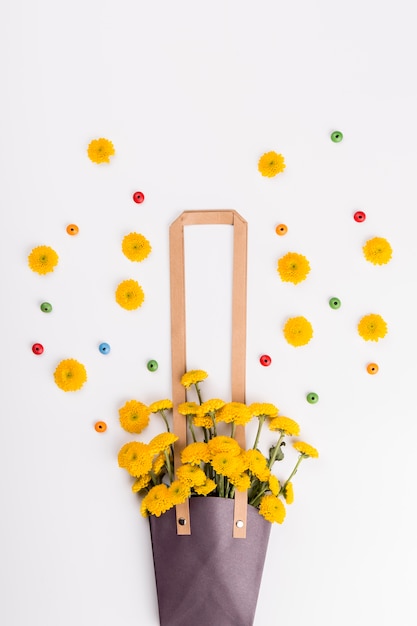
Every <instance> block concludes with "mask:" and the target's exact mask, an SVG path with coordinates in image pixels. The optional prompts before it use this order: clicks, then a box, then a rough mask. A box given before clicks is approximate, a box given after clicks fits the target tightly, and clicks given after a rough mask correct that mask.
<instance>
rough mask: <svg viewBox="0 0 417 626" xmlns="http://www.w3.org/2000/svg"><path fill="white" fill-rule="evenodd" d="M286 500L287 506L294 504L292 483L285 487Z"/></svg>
mask: <svg viewBox="0 0 417 626" xmlns="http://www.w3.org/2000/svg"><path fill="white" fill-rule="evenodd" d="M284 498H285V502H286V503H287V504H292V503H293V502H294V488H293V486H292V483H291V482H290V483H287V484H286V485H285V489H284Z"/></svg>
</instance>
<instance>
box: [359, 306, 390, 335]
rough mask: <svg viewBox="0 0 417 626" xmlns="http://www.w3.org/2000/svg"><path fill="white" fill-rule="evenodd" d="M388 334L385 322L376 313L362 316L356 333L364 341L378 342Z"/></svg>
mask: <svg viewBox="0 0 417 626" xmlns="http://www.w3.org/2000/svg"><path fill="white" fill-rule="evenodd" d="M387 332H388V326H387V323H386V322H385V320H384V319H383V318H382V317H381V316H380V315H377V314H376V313H371V314H370V315H364V317H362V319H361V320H360V322H359V324H358V333H359V335H360V336H361V337H362V339H365V341H378V340H379V339H383V338H384V337H385V335H386V334H387Z"/></svg>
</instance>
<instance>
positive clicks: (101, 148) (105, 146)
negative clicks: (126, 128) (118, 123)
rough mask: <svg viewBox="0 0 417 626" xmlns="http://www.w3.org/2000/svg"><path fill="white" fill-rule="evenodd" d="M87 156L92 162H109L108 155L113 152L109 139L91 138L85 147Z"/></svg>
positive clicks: (111, 154)
mask: <svg viewBox="0 0 417 626" xmlns="http://www.w3.org/2000/svg"><path fill="white" fill-rule="evenodd" d="M87 154H88V158H89V159H90V160H91V161H93V163H110V157H111V156H113V155H114V154H115V150H114V145H113V143H112V142H111V141H110V140H109V139H104V138H103V137H100V139H93V140H92V141H90V143H89V145H88V148H87Z"/></svg>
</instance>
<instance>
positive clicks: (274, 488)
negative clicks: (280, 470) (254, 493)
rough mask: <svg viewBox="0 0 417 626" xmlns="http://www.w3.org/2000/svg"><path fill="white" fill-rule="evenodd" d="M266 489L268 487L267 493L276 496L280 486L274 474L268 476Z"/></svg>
mask: <svg viewBox="0 0 417 626" xmlns="http://www.w3.org/2000/svg"><path fill="white" fill-rule="evenodd" d="M288 484H290V483H288ZM268 487H269V491H270V492H271V493H272V495H273V496H278V494H279V490H280V488H281V486H280V484H279V480H278V478H277V477H276V476H275V474H271V475H270V477H269V481H268Z"/></svg>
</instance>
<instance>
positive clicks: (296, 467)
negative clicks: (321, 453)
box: [279, 454, 306, 493]
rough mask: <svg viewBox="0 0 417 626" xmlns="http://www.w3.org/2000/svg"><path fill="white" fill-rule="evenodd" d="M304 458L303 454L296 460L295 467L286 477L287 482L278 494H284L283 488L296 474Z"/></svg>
mask: <svg viewBox="0 0 417 626" xmlns="http://www.w3.org/2000/svg"><path fill="white" fill-rule="evenodd" d="M305 457H306V455H305V454H300V456H299V457H298V459H297V463H296V464H295V467H294V469H293V471H292V472H291V474H290V475H289V476H288V478H287V480H286V481H285V483H284V484H283V485H282V487H281V489H280V490H279V492H280V493H284V492H285V488H286V486H287V485H288V483H289V482H290V480H291V478H292V477H293V476H294V474H296V473H297V470H298V466H299V465H300V463H301V461H302V460H303V459H304V458H305Z"/></svg>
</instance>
